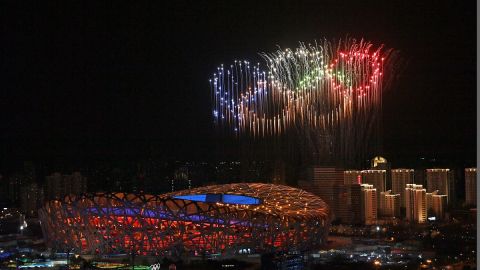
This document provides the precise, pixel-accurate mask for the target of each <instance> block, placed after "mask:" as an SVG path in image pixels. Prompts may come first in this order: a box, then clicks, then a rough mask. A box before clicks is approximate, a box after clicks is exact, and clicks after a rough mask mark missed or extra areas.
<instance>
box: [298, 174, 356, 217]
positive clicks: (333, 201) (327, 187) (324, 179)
mask: <svg viewBox="0 0 480 270" xmlns="http://www.w3.org/2000/svg"><path fill="white" fill-rule="evenodd" d="M298 184H299V186H300V188H302V189H304V190H307V191H309V192H312V193H313V194H315V195H317V196H319V197H320V198H322V200H324V201H325V202H326V203H327V204H328V205H329V206H330V209H331V210H332V213H333V214H334V219H339V220H341V222H348V221H347V219H350V217H349V216H348V215H350V211H349V210H348V208H347V207H348V206H347V204H346V203H345V201H346V200H347V196H348V190H347V189H346V187H345V185H343V170H340V169H337V168H333V167H311V168H308V171H307V179H306V181H298ZM345 215H347V216H345Z"/></svg>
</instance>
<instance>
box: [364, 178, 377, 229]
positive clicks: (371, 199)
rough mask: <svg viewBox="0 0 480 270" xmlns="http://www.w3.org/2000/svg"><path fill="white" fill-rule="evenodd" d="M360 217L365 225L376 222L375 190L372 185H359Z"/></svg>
mask: <svg viewBox="0 0 480 270" xmlns="http://www.w3.org/2000/svg"><path fill="white" fill-rule="evenodd" d="M360 201H361V215H362V222H363V223H364V224H365V225H373V224H376V222H377V189H375V188H374V187H373V185H369V184H362V185H361V200H360Z"/></svg>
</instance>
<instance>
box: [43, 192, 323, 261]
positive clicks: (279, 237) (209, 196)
mask: <svg viewBox="0 0 480 270" xmlns="http://www.w3.org/2000/svg"><path fill="white" fill-rule="evenodd" d="M39 217H40V221H41V227H42V230H43V234H44V237H45V240H46V243H47V245H48V246H49V247H51V248H55V249H57V250H72V249H73V250H75V251H76V252H78V253H81V254H130V253H132V252H135V253H137V254H141V255H173V254H185V253H187V254H191V255H200V254H212V253H229V254H236V253H242V252H245V251H247V250H248V251H249V252H252V253H254V252H255V253H256V252H260V253H261V252H272V251H281V250H298V251H302V250H309V249H313V248H318V247H321V246H322V245H324V244H325V243H326V237H327V234H328V230H329V226H330V219H331V215H330V210H329V207H328V205H327V204H326V203H325V202H324V201H323V200H322V199H320V198H319V197H317V196H315V195H313V194H311V193H309V192H306V191H304V190H301V189H297V188H293V187H288V186H283V185H273V184H262V183H239V184H226V185H213V186H205V187H200V188H194V189H189V190H182V191H178V192H172V193H166V194H162V195H148V194H143V193H138V194H132V193H95V194H93V193H92V194H83V195H81V196H73V195H71V196H66V197H65V198H63V199H62V200H52V201H49V202H47V203H46V204H45V205H44V207H42V208H41V209H40V210H39Z"/></svg>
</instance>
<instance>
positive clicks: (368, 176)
mask: <svg viewBox="0 0 480 270" xmlns="http://www.w3.org/2000/svg"><path fill="white" fill-rule="evenodd" d="M362 184H370V185H373V187H374V188H376V189H377V191H378V192H383V191H386V188H387V171H386V170H363V171H362Z"/></svg>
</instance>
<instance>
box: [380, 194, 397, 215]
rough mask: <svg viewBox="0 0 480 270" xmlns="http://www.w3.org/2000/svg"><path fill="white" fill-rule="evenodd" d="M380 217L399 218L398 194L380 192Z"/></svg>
mask: <svg viewBox="0 0 480 270" xmlns="http://www.w3.org/2000/svg"><path fill="white" fill-rule="evenodd" d="M379 212H380V215H381V216H383V217H396V218H398V217H400V194H392V191H391V190H387V191H384V192H380V209H379Z"/></svg>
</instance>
